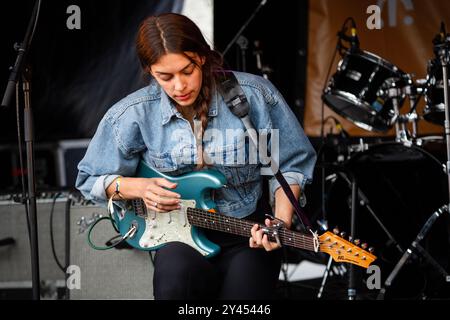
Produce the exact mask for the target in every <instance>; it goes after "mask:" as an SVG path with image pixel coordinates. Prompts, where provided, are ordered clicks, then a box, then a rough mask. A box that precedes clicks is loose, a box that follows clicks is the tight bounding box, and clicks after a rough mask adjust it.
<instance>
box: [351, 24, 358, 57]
mask: <svg viewBox="0 0 450 320" xmlns="http://www.w3.org/2000/svg"><path fill="white" fill-rule="evenodd" d="M351 22H352V27H351V29H350V45H351V47H350V51H351V52H355V51H358V50H359V38H358V33H357V32H356V23H355V20H353V18H351Z"/></svg>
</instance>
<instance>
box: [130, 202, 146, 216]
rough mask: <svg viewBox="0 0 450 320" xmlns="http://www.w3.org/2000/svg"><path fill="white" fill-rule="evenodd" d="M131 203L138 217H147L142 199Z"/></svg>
mask: <svg viewBox="0 0 450 320" xmlns="http://www.w3.org/2000/svg"><path fill="white" fill-rule="evenodd" d="M131 202H132V205H133V209H134V212H135V213H136V215H137V216H138V217H142V218H145V217H147V206H146V205H145V203H144V201H143V200H142V199H135V200H132V201H131Z"/></svg>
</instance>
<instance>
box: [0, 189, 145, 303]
mask: <svg viewBox="0 0 450 320" xmlns="http://www.w3.org/2000/svg"><path fill="white" fill-rule="evenodd" d="M73 199H74V198H72V197H71V200H70V205H69V206H68V208H69V212H68V214H69V226H68V227H67V226H66V211H67V210H66V205H67V200H68V195H65V196H61V197H59V198H57V200H56V202H55V203H54V205H53V199H52V196H48V198H44V199H43V198H40V199H39V200H38V201H37V220H38V241H39V243H38V245H39V268H40V280H41V295H46V297H47V298H49V297H50V298H55V297H56V298H66V299H67V298H70V299H153V284H152V281H153V264H152V262H151V259H150V256H149V253H148V252H144V251H139V250H136V249H128V248H125V249H110V250H103V251H101V250H95V249H93V248H91V247H90V246H89V245H88V242H87V233H88V228H89V226H90V225H91V224H92V223H93V222H94V221H95V220H96V219H98V218H99V217H101V216H104V215H106V214H107V212H106V209H105V208H103V207H100V206H96V205H92V204H86V201H83V200H73ZM52 208H53V212H54V213H53V238H54V249H55V253H56V256H57V257H58V260H59V261H60V263H61V265H63V266H65V264H66V263H67V261H66V255H67V256H68V257H69V259H68V263H69V265H70V266H71V268H70V269H69V271H70V272H68V273H67V274H66V273H65V272H64V271H62V270H61V269H60V268H59V267H58V264H57V263H56V260H55V258H54V255H53V253H52V246H51V237H50V212H51V210H52ZM0 218H1V220H2V222H1V223H0V290H3V291H4V290H12V289H18V288H20V289H22V290H25V289H26V290H31V260H30V259H31V258H30V245H29V238H28V230H27V225H26V221H27V220H26V215H25V209H24V206H23V205H22V204H17V203H14V202H13V201H11V200H4V199H3V200H0ZM116 235H117V233H116V232H115V230H114V228H113V227H112V225H111V223H110V222H109V221H107V220H105V221H101V222H100V223H98V224H97V225H96V227H95V228H94V230H93V231H92V234H91V236H92V241H93V242H94V243H95V244H96V245H97V246H105V243H106V242H107V241H108V240H110V239H111V238H113V237H114V236H116ZM73 270H77V271H78V272H76V274H75V273H72V272H73ZM73 277H78V278H73ZM71 280H73V282H71ZM49 283H50V284H52V285H49ZM67 283H69V286H66V284H67ZM70 283H72V285H70ZM51 288H54V290H57V289H59V291H61V289H62V291H63V294H62V295H61V294H58V295H55V294H54V293H53V294H50V293H49V292H48V291H49V290H51ZM6 295H7V293H6ZM24 296H26V297H28V296H29V295H24ZM1 297H2V298H8V297H7V296H6V297H5V293H4V292H3V293H2V295H1ZM46 297H44V298H46Z"/></svg>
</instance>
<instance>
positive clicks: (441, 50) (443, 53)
mask: <svg viewBox="0 0 450 320" xmlns="http://www.w3.org/2000/svg"><path fill="white" fill-rule="evenodd" d="M449 47H450V42H448V40H447V39H446V40H445V41H444V42H443V43H442V44H439V45H437V46H436V47H435V49H438V50H437V52H438V55H439V58H440V61H441V65H442V75H443V82H444V104H445V138H446V142H447V165H446V173H447V186H448V187H449V197H448V199H447V200H448V201H450V117H449V102H448V74H447V65H448V63H449V60H450V59H449V49H450V48H449ZM449 206H450V202H449V203H447V205H443V206H442V207H440V208H439V209H438V210H436V211H435V212H434V213H433V214H432V215H431V216H430V218H428V220H427V221H426V222H425V224H424V225H423V227H422V229H421V230H420V232H419V233H418V235H417V237H416V238H415V239H414V240H413V242H412V243H411V244H410V246H409V248H408V249H407V250H406V251H405V252H404V254H403V256H402V257H401V258H400V260H399V261H398V263H397V265H396V266H395V267H394V269H393V270H392V272H391V273H390V274H389V276H388V277H387V279H386V281H385V283H384V287H383V288H381V289H380V292H379V294H378V297H377V299H378V300H382V299H384V296H385V294H386V290H387V289H388V288H389V287H390V286H391V284H392V282H393V281H394V279H395V277H396V276H397V274H398V273H399V272H400V270H401V268H402V267H403V266H404V265H405V263H406V262H407V261H408V260H409V258H410V257H411V256H412V255H415V253H414V251H417V253H419V254H421V255H422V257H424V258H425V260H426V262H427V263H429V264H430V265H431V266H432V267H434V268H435V269H436V270H437V271H438V272H439V273H440V274H441V275H442V276H443V278H444V279H445V281H446V282H450V275H449V274H448V273H447V272H446V271H445V270H444V269H443V268H442V267H441V266H440V265H439V264H438V263H437V262H436V261H435V260H434V259H433V257H432V256H431V255H430V254H429V253H428V252H427V251H426V250H425V249H424V248H423V247H422V246H421V245H420V244H419V242H420V241H421V240H422V239H424V238H425V236H426V235H427V234H428V232H429V231H430V229H431V227H432V226H433V224H434V223H435V222H436V220H437V219H438V218H439V217H440V216H441V215H442V214H443V213H449Z"/></svg>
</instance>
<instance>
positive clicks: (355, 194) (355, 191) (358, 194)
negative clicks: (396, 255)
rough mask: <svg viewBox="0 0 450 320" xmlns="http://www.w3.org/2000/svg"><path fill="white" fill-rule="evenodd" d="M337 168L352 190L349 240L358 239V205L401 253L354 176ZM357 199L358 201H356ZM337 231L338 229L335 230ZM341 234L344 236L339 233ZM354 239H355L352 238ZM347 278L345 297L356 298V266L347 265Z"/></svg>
mask: <svg viewBox="0 0 450 320" xmlns="http://www.w3.org/2000/svg"><path fill="white" fill-rule="evenodd" d="M334 169H336V170H337V174H339V175H340V176H341V177H342V178H343V179H344V180H345V182H346V183H347V184H348V185H349V187H351V190H352V200H351V218H350V235H349V241H350V242H354V243H355V244H358V242H359V240H357V239H355V229H356V228H355V227H356V214H357V208H358V205H360V206H364V207H365V208H366V209H367V210H368V211H369V213H370V214H371V215H372V217H373V218H374V219H375V220H376V221H377V223H378V224H379V225H380V227H381V228H382V229H383V231H384V232H385V233H386V235H387V236H388V237H389V239H390V240H391V242H392V243H393V244H394V245H395V247H396V248H397V249H398V250H399V251H400V252H401V253H403V252H404V251H403V249H402V247H401V246H400V244H399V243H398V242H397V241H396V240H395V238H394V236H393V235H392V234H391V233H390V232H389V230H388V229H387V228H386V226H385V225H384V224H383V223H382V222H381V220H380V219H379V218H378V216H377V215H376V214H375V212H374V211H373V209H372V208H371V206H370V203H369V199H368V198H367V197H366V195H365V194H364V193H363V192H362V191H361V189H359V187H358V184H357V182H356V179H355V177H354V176H353V175H352V174H351V173H350V172H346V171H345V170H343V169H342V168H334ZM358 201H359V202H358ZM336 232H337V233H339V231H336ZM341 236H344V235H342V234H341ZM354 239H355V240H354ZM332 261H333V258H332V257H330V258H329V260H328V263H327V267H326V269H325V271H324V275H323V278H322V283H321V285H320V288H319V292H318V294H317V298H318V299H320V298H321V297H322V293H323V290H324V287H325V283H326V280H327V278H328V275H329V272H330V269H331V264H332ZM349 268H350V269H349V279H348V290H347V297H348V300H355V298H356V280H357V279H356V274H355V272H356V267H355V266H354V265H353V264H350V266H349Z"/></svg>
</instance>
